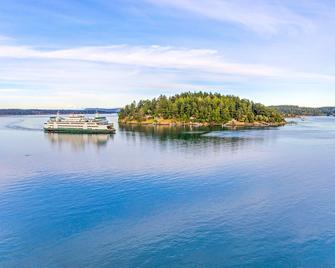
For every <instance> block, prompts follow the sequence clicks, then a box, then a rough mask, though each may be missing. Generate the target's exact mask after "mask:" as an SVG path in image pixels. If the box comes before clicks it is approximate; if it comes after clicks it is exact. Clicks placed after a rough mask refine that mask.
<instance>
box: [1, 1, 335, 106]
mask: <svg viewBox="0 0 335 268" xmlns="http://www.w3.org/2000/svg"><path fill="white" fill-rule="evenodd" d="M334 11H335V3H334V2H333V1H330V0H329V1H327V0H323V1H317V0H295V1H292V0H253V1H252V0H234V1H231V0H206V1H203V0H95V1H93V0H81V1H79V0H77V1H75V0H43V1H42V0H35V1H34V0H29V1H28V0H1V4H0V108H16V107H21V108H35V107H37V108H83V107H97V106H99V107H119V106H122V105H124V104H126V103H128V102H130V101H132V100H139V99H141V98H152V97H155V96H158V95H160V94H168V95H170V94H174V93H178V92H182V91H186V90H190V91H196V90H205V91H216V92H221V93H223V94H234V95H239V96H241V97H245V98H249V99H252V100H254V101H257V102H262V103H264V104H267V105H272V104H298V105H306V106H326V105H335V90H334V89H335V88H334V86H335V61H334V59H335V49H334V47H335V35H334V31H335V30H334V29H335V20H334V19H333V14H334Z"/></svg>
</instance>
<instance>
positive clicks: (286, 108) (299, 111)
mask: <svg viewBox="0 0 335 268" xmlns="http://www.w3.org/2000/svg"><path fill="white" fill-rule="evenodd" d="M271 108H274V109H277V110H278V111H279V112H280V113H282V114H283V115H284V116H287V117H290V116H319V115H333V114H335V107H319V108H312V107H300V106H297V105H278V106H271Z"/></svg>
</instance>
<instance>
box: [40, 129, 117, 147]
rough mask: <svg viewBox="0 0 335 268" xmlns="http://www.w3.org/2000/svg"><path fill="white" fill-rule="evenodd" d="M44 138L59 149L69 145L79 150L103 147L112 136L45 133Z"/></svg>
mask: <svg viewBox="0 0 335 268" xmlns="http://www.w3.org/2000/svg"><path fill="white" fill-rule="evenodd" d="M45 137H47V139H48V140H49V141H50V143H51V144H54V145H58V146H59V147H61V146H63V145H67V144H69V145H70V146H71V148H73V149H76V150H80V149H84V148H85V147H87V146H89V145H94V146H96V147H105V146H106V145H107V144H108V141H109V140H110V139H112V137H113V136H112V135H109V134H63V133H45Z"/></svg>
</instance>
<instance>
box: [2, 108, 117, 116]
mask: <svg viewBox="0 0 335 268" xmlns="http://www.w3.org/2000/svg"><path fill="white" fill-rule="evenodd" d="M119 111H120V109H119V108H111V109H105V108H85V109H0V116H2V115H48V114H57V113H58V112H59V113H60V114H94V113H96V112H98V113H101V114H115V113H118V112H119Z"/></svg>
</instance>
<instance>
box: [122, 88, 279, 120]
mask: <svg viewBox="0 0 335 268" xmlns="http://www.w3.org/2000/svg"><path fill="white" fill-rule="evenodd" d="M119 123H123V124H143V125H145V124H146V125H149V124H153V125H201V126H204V125H223V126H229V127H231V126H260V127H262V126H281V125H284V124H285V120H284V117H283V116H282V114H281V113H279V112H278V111H277V110H276V109H273V108H269V107H266V106H265V105H263V104H260V103H254V102H252V101H250V100H247V99H241V98H239V97H236V96H230V95H221V94H219V93H205V92H196V93H192V92H186V93H181V94H177V95H174V96H171V97H167V96H164V95H161V96H159V97H158V98H154V99H152V100H140V101H139V102H137V103H136V102H135V101H134V102H132V103H131V104H129V105H126V106H125V107H124V108H122V109H121V110H120V112H119Z"/></svg>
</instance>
